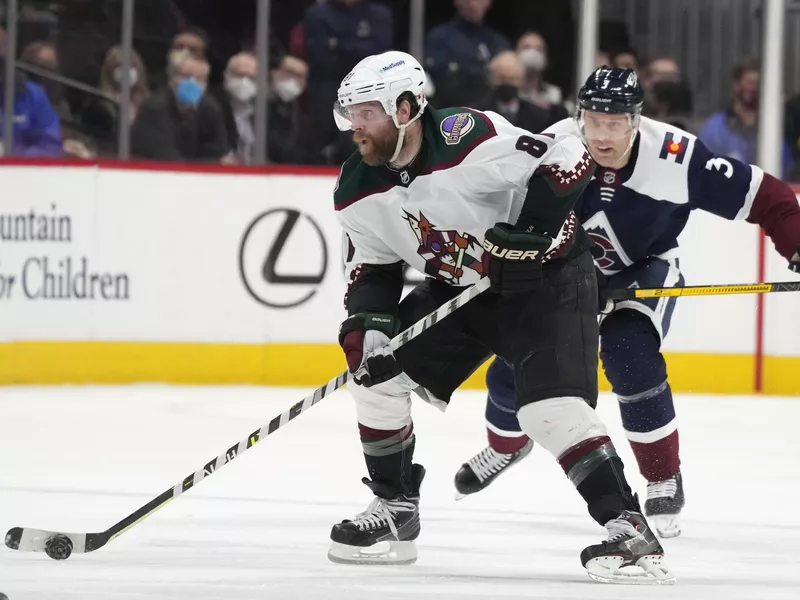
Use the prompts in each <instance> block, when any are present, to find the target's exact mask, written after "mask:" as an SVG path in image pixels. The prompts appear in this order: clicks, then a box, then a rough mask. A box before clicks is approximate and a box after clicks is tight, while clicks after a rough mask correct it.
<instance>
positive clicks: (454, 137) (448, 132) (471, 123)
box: [439, 113, 475, 146]
mask: <svg viewBox="0 0 800 600" xmlns="http://www.w3.org/2000/svg"><path fill="white" fill-rule="evenodd" d="M474 127H475V119H473V118H472V115H471V114H469V113H459V114H457V115H452V116H450V117H447V118H446V119H445V120H444V121H442V124H441V125H439V130H440V131H441V132H442V135H443V136H444V143H445V144H447V145H448V146H455V145H456V144H458V142H460V141H461V138H463V137H464V136H465V135H467V134H468V133H469V132H470V131H472V129H473V128H474Z"/></svg>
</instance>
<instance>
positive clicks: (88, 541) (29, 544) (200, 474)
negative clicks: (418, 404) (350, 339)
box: [6, 278, 489, 553]
mask: <svg viewBox="0 0 800 600" xmlns="http://www.w3.org/2000/svg"><path fill="white" fill-rule="evenodd" d="M488 288H489V279H488V278H483V279H481V280H480V281H479V282H478V283H477V284H475V285H473V286H471V287H469V288H467V289H466V290H464V291H463V292H461V294H459V295H458V296H456V297H455V298H453V299H452V300H450V301H449V302H447V303H446V304H443V305H442V306H440V307H439V308H437V309H436V310H435V311H433V312H432V313H430V314H429V315H428V316H426V317H425V318H423V319H420V320H419V321H417V322H416V323H415V324H414V325H412V326H411V327H409V328H408V329H406V330H405V331H403V332H401V333H400V334H399V335H397V336H396V337H394V338H393V339H392V340H391V342H389V346H390V347H391V348H392V350H397V349H398V348H400V347H401V346H403V345H405V344H407V343H408V342H410V341H411V340H412V339H414V338H415V337H417V336H418V335H420V334H421V333H422V332H423V331H425V330H426V329H428V328H430V327H433V326H434V325H435V324H436V323H438V322H439V321H441V320H442V319H444V318H445V317H447V316H448V315H450V314H451V313H453V312H455V311H456V310H458V309H459V308H461V307H462V306H464V305H465V304H466V303H467V302H469V301H470V300H472V299H473V298H474V297H475V296H477V295H478V294H480V293H482V292H483V291H485V290H486V289H488ZM348 379H350V372H349V371H348V370H345V371H344V372H342V373H340V374H339V375H337V376H336V377H334V378H333V379H331V380H330V381H329V382H328V383H326V384H325V385H323V386H321V387H319V388H317V389H316V390H314V392H313V393H311V394H309V395H308V396H306V397H305V398H303V399H302V400H300V402H298V403H296V404H294V405H293V406H291V407H290V408H288V409H287V410H286V411H284V412H283V413H281V414H280V415H278V416H277V417H275V418H274V419H272V420H271V421H270V422H269V423H268V424H267V425H264V426H263V427H262V428H260V429H257V430H255V431H254V432H253V433H251V434H250V435H248V436H247V437H246V438H244V439H243V440H241V441H240V442H239V443H237V444H235V445H233V446H231V447H230V448H228V450H226V451H225V452H223V453H222V454H220V455H219V456H216V457H214V458H213V459H212V460H210V461H208V462H207V463H206V464H205V465H203V467H202V468H200V469H198V470H197V471H195V472H194V473H191V474H190V475H188V476H186V477H185V478H184V479H183V480H182V481H180V482H178V483H177V484H176V485H175V486H173V487H171V488H169V489H168V490H166V491H164V492H163V493H162V494H161V495H160V496H158V497H156V498H153V499H152V500H151V501H150V502H148V503H147V504H145V505H144V506H142V507H141V508H140V509H139V510H137V511H136V512H134V513H132V514H130V515H128V516H127V517H125V518H124V519H122V520H121V521H120V522H119V523H117V524H115V525H113V526H112V527H110V528H109V529H107V530H106V531H103V532H100V533H59V532H54V531H43V530H40V529H30V528H22V527H15V528H13V529H10V530H9V532H8V533H7V534H6V546H8V547H9V548H11V549H12V550H27V551H33V552H44V551H45V545H46V543H47V540H49V539H50V538H51V537H53V536H62V537H67V538H69V539H70V542H71V543H72V546H73V551H74V552H78V553H81V552H92V551H93V550H97V549H98V548H102V547H103V546H105V545H106V544H107V543H108V542H110V541H111V540H113V539H114V538H116V537H118V536H120V535H122V534H123V533H125V532H126V531H127V530H128V529H130V528H131V527H133V526H134V525H136V524H137V523H140V522H141V521H143V520H144V519H146V518H147V517H149V516H150V515H152V514H153V513H154V512H156V511H157V510H159V509H160V508H162V507H164V506H165V505H167V504H168V503H169V502H171V501H172V500H174V499H175V498H177V497H178V496H180V495H181V494H183V493H184V492H186V491H188V490H190V489H191V488H193V487H194V486H195V485H197V484H198V483H200V482H201V481H202V480H203V479H205V478H207V477H210V476H211V475H213V474H214V473H216V472H217V471H218V470H219V469H221V468H222V467H224V466H225V465H227V464H228V463H229V462H231V461H232V460H233V459H235V458H236V457H238V456H240V455H241V454H242V453H243V452H245V451H246V450H249V449H250V448H252V447H253V446H255V445H256V444H257V443H258V442H260V441H261V440H263V439H264V438H265V437H267V436H269V435H271V434H273V433H275V432H276V431H277V430H278V429H280V428H281V427H283V426H284V425H286V424H287V423H288V422H289V421H291V420H293V419H296V418H297V417H298V416H299V415H301V414H302V413H304V412H305V411H307V410H308V409H309V408H311V407H312V406H314V405H315V404H317V403H318V402H319V401H320V400H322V399H323V398H325V397H326V396H329V395H330V394H332V393H333V392H334V391H336V390H338V389H339V388H340V387H342V386H343V385H344V384H345V383H347V381H348Z"/></svg>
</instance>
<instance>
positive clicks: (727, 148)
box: [697, 58, 792, 176]
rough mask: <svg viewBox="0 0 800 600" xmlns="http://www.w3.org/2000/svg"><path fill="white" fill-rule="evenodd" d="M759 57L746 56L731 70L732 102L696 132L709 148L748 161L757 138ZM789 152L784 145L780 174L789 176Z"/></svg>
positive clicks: (752, 154)
mask: <svg viewBox="0 0 800 600" xmlns="http://www.w3.org/2000/svg"><path fill="white" fill-rule="evenodd" d="M759 72H760V65H759V62H758V59H755V58H747V59H745V60H743V61H742V62H741V63H739V64H738V65H736V67H735V68H734V69H733V101H732V103H731V105H730V106H729V107H728V108H727V109H726V110H723V111H720V112H718V113H716V114H713V115H711V117H709V119H708V120H707V121H706V122H705V123H704V124H703V126H702V128H701V129H700V132H699V133H698V134H697V137H699V138H700V139H701V140H702V141H703V143H704V144H705V145H706V146H708V148H709V150H711V151H712V152H716V153H717V154H725V155H728V156H732V157H733V158H735V159H736V160H740V161H742V162H747V163H755V162H756V145H757V144H756V142H757V137H758V87H759ZM791 162H792V155H791V151H790V149H789V146H788V144H786V143H784V146H783V173H784V176H786V175H788V173H789V170H790V168H791Z"/></svg>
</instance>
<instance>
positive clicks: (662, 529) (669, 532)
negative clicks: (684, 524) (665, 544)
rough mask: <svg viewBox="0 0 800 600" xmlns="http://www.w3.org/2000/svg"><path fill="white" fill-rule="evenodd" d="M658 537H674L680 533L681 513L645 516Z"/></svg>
mask: <svg viewBox="0 0 800 600" xmlns="http://www.w3.org/2000/svg"><path fill="white" fill-rule="evenodd" d="M647 518H648V520H649V521H650V525H651V526H652V528H653V529H655V531H656V533H657V534H658V537H660V538H674V537H678V536H679V535H680V534H681V515H680V514H674V515H652V516H650V517H647Z"/></svg>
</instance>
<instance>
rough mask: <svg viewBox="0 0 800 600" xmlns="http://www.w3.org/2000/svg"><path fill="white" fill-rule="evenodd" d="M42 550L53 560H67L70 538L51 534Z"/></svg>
mask: <svg viewBox="0 0 800 600" xmlns="http://www.w3.org/2000/svg"><path fill="white" fill-rule="evenodd" d="M44 551H45V553H46V554H47V556H49V557H50V558H52V559H53V560H67V559H68V558H69V556H70V554H72V540H71V539H69V538H68V537H67V536H65V535H54V536H51V537H50V538H49V539H48V540H47V541H46V542H45V543H44ZM0 600H2V599H0Z"/></svg>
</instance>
